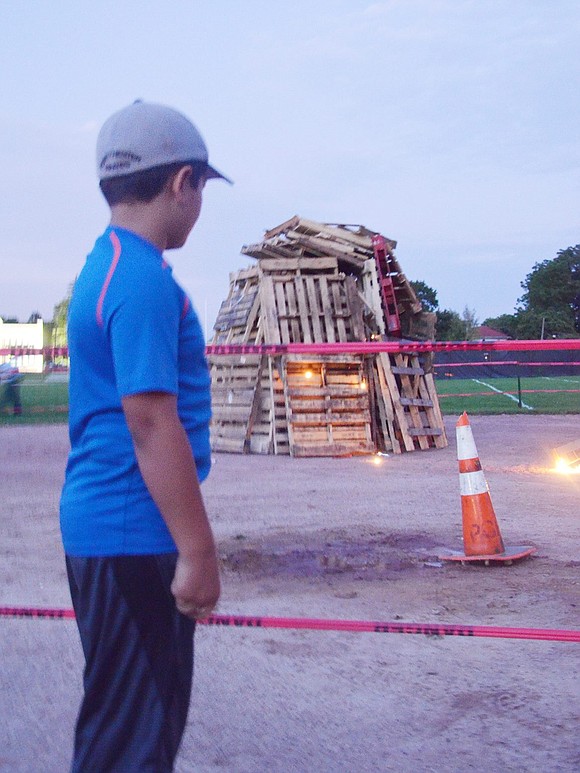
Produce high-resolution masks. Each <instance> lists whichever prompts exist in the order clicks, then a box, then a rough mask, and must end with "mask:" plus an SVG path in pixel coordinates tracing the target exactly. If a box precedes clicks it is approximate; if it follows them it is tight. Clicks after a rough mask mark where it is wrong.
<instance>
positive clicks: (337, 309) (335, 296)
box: [330, 281, 348, 343]
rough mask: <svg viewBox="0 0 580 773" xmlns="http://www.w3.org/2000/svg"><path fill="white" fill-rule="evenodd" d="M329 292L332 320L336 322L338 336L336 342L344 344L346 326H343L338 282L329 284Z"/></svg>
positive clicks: (346, 339) (342, 307) (341, 302)
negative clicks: (332, 307)
mask: <svg viewBox="0 0 580 773" xmlns="http://www.w3.org/2000/svg"><path fill="white" fill-rule="evenodd" d="M330 290H331V294H332V300H333V301H334V309H333V312H334V318H335V320H336V329H337V334H338V340H339V342H344V343H346V342H347V341H348V338H347V335H346V325H345V324H344V318H343V316H344V315H343V309H344V306H343V300H342V297H341V295H340V286H339V284H338V282H335V281H332V282H331V283H330Z"/></svg>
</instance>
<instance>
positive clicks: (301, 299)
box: [210, 217, 447, 456]
mask: <svg viewBox="0 0 580 773" xmlns="http://www.w3.org/2000/svg"><path fill="white" fill-rule="evenodd" d="M373 235H374V234H373V232H372V231H369V230H367V229H366V228H364V227H363V226H344V225H329V224H321V223H314V222H312V221H309V220H304V219H301V218H298V217H294V218H292V219H291V220H288V221H287V222H286V223H283V224H282V225H280V226H278V227H277V228H274V229H272V230H270V231H268V232H266V234H265V237H264V240H263V241H262V242H260V243H259V244H253V245H249V246H246V247H243V249H242V254H244V255H248V256H251V257H253V258H255V259H256V260H257V265H255V266H252V267H250V268H247V269H244V270H241V271H238V272H236V273H234V274H232V275H231V276H230V290H229V294H228V297H227V299H226V300H225V301H224V302H223V304H222V306H221V309H220V312H219V314H218V318H217V320H216V323H215V326H214V331H215V335H214V338H213V341H212V343H213V344H236V343H237V344H262V343H267V344H286V343H335V342H349V341H367V340H372V339H377V338H379V339H380V338H383V339H384V338H386V332H385V331H386V326H385V316H384V312H383V302H382V298H381V293H380V288H379V282H378V279H377V271H376V266H375V260H374V255H373V246H372V237H373ZM386 244H387V248H388V258H389V271H390V281H392V286H393V288H394V293H395V298H396V305H397V310H398V315H399V319H400V326H401V331H402V334H403V336H404V337H405V338H409V339H415V340H416V339H417V338H428V337H432V335H433V333H432V330H433V319H432V317H433V315H429V314H425V313H424V312H423V311H422V308H421V304H420V302H419V301H418V300H417V297H416V295H415V293H414V291H413V288H412V287H411V285H410V284H409V282H408V280H407V279H406V277H405V275H404V274H403V272H402V271H401V268H400V266H399V264H398V261H397V260H396V258H395V256H394V254H393V250H394V247H395V242H393V241H392V240H386ZM418 331H421V333H419V334H418ZM425 331H427V333H429V331H431V335H429V334H427V335H425ZM210 365H211V374H212V399H213V410H214V418H213V423H212V444H213V448H214V450H216V451H232V452H238V453H275V454H280V453H283V454H288V453H290V454H292V455H294V456H317V455H332V456H338V455H347V454H357V453H365V454H368V453H372V452H374V451H377V450H378V451H385V452H386V451H392V452H394V453H401V452H403V451H412V450H415V449H425V448H432V447H437V448H441V447H444V446H445V445H447V441H446V438H445V433H444V429H443V421H442V418H441V413H440V411H439V406H438V401H437V394H436V391H435V386H434V382H433V377H432V374H431V373H430V359H429V356H428V355H427V356H425V355H423V356H419V355H406V354H397V355H389V354H380V355H372V356H369V355H335V354H332V355H325V356H319V355H317V356H315V357H312V356H308V357H307V356H302V355H301V356H289V355H285V356H268V355H245V356H240V355H226V356H223V355H220V356H217V355H213V356H211V357H210Z"/></svg>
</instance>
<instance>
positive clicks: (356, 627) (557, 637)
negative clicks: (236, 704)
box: [0, 607, 580, 643]
mask: <svg viewBox="0 0 580 773" xmlns="http://www.w3.org/2000/svg"><path fill="white" fill-rule="evenodd" d="M74 616H75V613H74V611H73V610H72V609H44V608H41V609H37V608H33V607H0V617H28V618H49V619H61V620H64V619H74ZM198 624H199V625H216V626H231V627H233V628H290V629H293V630H309V631H351V632H355V633H408V634H419V635H422V636H479V637H485V638H492V639H534V640H537V641H568V642H576V643H578V642H580V631H574V630H560V629H554V628H507V627H504V626H491V625H449V624H445V623H400V622H375V621H371V620H317V619H315V618H304V617H261V616H246V615H211V616H210V617H208V618H206V619H205V620H199V621H198Z"/></svg>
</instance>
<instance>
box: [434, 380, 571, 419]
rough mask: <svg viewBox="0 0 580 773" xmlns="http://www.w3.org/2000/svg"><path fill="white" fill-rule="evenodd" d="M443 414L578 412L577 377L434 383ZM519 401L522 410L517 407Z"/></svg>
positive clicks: (441, 381)
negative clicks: (519, 390)
mask: <svg viewBox="0 0 580 773" xmlns="http://www.w3.org/2000/svg"><path fill="white" fill-rule="evenodd" d="M435 385H436V387H437V394H438V395H439V404H440V406H441V411H442V412H443V413H444V414H453V415H455V414H458V413H462V412H463V411H467V413H471V414H497V413H528V414H529V413H580V375H579V376H576V377H574V376H559V377H536V378H521V379H520V389H521V395H520V393H519V392H518V380H517V378H490V379H486V378H477V379H476V378H473V379H454V378H450V379H444V378H437V379H436V380H435ZM520 399H521V407H520V405H519V402H520Z"/></svg>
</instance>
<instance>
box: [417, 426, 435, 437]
mask: <svg viewBox="0 0 580 773" xmlns="http://www.w3.org/2000/svg"><path fill="white" fill-rule="evenodd" d="M409 434H410V435H412V436H413V437H436V436H438V435H442V434H443V429H442V428H441V427H409Z"/></svg>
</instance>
